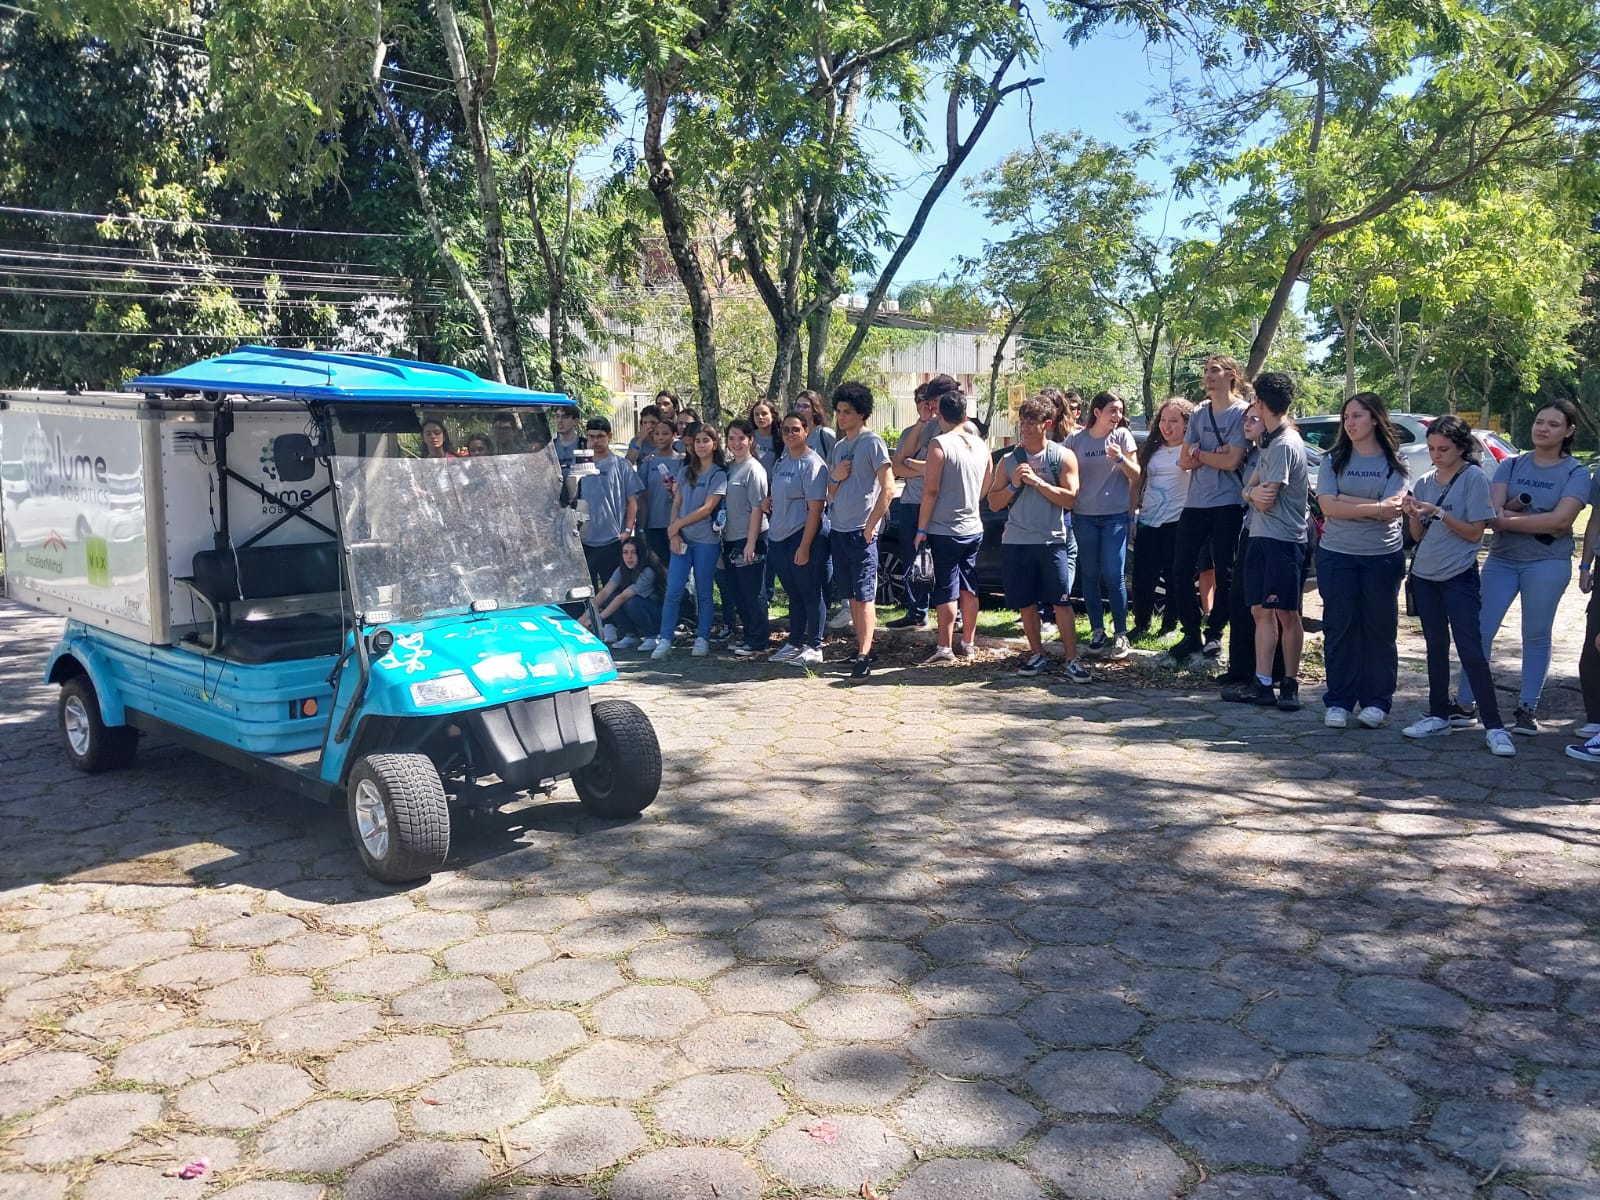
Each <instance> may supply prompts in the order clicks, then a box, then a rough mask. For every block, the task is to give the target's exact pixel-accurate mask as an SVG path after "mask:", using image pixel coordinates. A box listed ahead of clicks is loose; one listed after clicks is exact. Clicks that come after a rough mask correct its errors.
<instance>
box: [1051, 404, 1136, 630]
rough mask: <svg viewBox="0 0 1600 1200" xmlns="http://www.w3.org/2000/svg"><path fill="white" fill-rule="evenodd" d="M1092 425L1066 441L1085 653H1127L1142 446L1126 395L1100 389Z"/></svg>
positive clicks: (1090, 419) (1092, 410)
mask: <svg viewBox="0 0 1600 1200" xmlns="http://www.w3.org/2000/svg"><path fill="white" fill-rule="evenodd" d="M1089 411H1090V414H1091V415H1090V418H1089V424H1088V425H1086V426H1084V427H1083V428H1082V429H1080V430H1078V432H1077V433H1075V434H1073V435H1072V436H1071V437H1069V438H1068V439H1067V449H1069V450H1071V451H1072V452H1073V453H1074V454H1075V455H1077V456H1078V500H1077V504H1076V506H1075V507H1074V508H1073V510H1072V531H1073V533H1074V534H1075V535H1076V537H1077V539H1078V578H1079V579H1081V580H1082V581H1083V602H1084V607H1085V608H1086V609H1087V610H1088V614H1089V645H1088V646H1087V647H1086V648H1085V650H1086V652H1087V653H1088V654H1090V655H1095V656H1107V657H1110V658H1126V657H1128V652H1129V648H1128V583H1127V562H1128V509H1129V508H1130V507H1131V501H1132V495H1131V487H1132V485H1133V484H1134V483H1136V482H1138V479H1139V460H1138V453H1139V448H1138V446H1137V445H1135V444H1134V440H1133V434H1131V433H1129V432H1128V430H1127V423H1126V422H1125V421H1124V420H1123V411H1124V406H1123V403H1122V397H1121V396H1119V395H1117V394H1116V393H1115V392H1100V393H1098V394H1097V395H1096V396H1095V398H1094V399H1093V400H1092V401H1091V402H1090V404H1089ZM1105 596H1109V597H1110V599H1111V634H1110V635H1109V636H1108V635H1107V634H1106V631H1105V626H1104V615H1103V613H1104V597H1105Z"/></svg>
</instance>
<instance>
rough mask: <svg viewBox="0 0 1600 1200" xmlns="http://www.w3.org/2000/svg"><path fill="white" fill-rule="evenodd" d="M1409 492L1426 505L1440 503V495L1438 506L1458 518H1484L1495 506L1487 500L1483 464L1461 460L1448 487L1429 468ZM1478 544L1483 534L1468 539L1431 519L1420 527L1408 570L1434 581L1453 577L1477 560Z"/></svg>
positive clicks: (1491, 512) (1492, 512)
mask: <svg viewBox="0 0 1600 1200" xmlns="http://www.w3.org/2000/svg"><path fill="white" fill-rule="evenodd" d="M1411 494H1412V495H1413V496H1415V497H1416V498H1417V499H1418V500H1421V501H1423V502H1424V503H1426V504H1439V497H1440V496H1443V497H1444V503H1443V504H1442V505H1440V507H1441V508H1443V509H1444V511H1445V512H1447V513H1449V514H1450V515H1451V516H1452V517H1454V518H1455V519H1456V520H1458V521H1487V520H1488V519H1489V518H1490V517H1492V516H1494V505H1493V504H1491V503H1490V502H1489V477H1488V476H1487V475H1485V474H1484V473H1483V468H1482V467H1478V466H1474V465H1473V464H1472V463H1468V462H1464V463H1462V464H1461V469H1460V470H1458V471H1457V472H1456V473H1455V475H1454V476H1453V477H1452V478H1451V480H1450V483H1449V485H1448V486H1445V485H1441V484H1440V483H1439V473H1438V472H1437V471H1429V472H1428V473H1427V474H1426V475H1424V476H1423V477H1422V478H1421V479H1419V480H1417V486H1416V487H1414V488H1412V489H1411ZM1481 545H1483V535H1482V534H1479V535H1478V537H1477V538H1476V539H1475V540H1473V541H1470V542H1469V541H1468V540H1467V539H1466V538H1464V537H1462V536H1461V535H1460V534H1459V533H1457V532H1456V531H1455V530H1454V529H1451V528H1450V526H1448V525H1446V524H1445V523H1444V522H1443V521H1434V522H1433V523H1432V524H1429V525H1424V526H1423V527H1422V540H1421V541H1419V542H1418V543H1417V550H1416V554H1415V555H1414V556H1413V558H1412V559H1411V573H1412V574H1413V575H1415V576H1416V577H1417V578H1418V579H1431V580H1433V581H1434V582H1435V583H1440V582H1443V581H1444V580H1446V579H1454V578H1455V577H1456V576H1457V575H1459V574H1461V572H1463V571H1465V570H1466V569H1467V568H1468V567H1470V566H1472V564H1473V563H1475V562H1477V561H1478V547H1479V546H1481Z"/></svg>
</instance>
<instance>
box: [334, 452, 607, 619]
mask: <svg viewBox="0 0 1600 1200" xmlns="http://www.w3.org/2000/svg"><path fill="white" fill-rule="evenodd" d="M330 461H331V464H332V467H333V478H334V481H335V483H336V484H337V485H338V486H337V490H336V492H335V495H336V497H337V501H338V506H339V516H340V521H341V524H342V526H343V530H344V539H345V546H346V549H347V550H348V551H349V558H350V575H351V584H352V587H353V590H354V599H355V610H356V611H357V612H358V613H373V612H384V613H387V614H388V615H387V616H386V617H384V618H383V619H385V620H395V621H402V620H415V619H417V618H419V617H423V616H427V615H430V614H438V613H445V612H452V611H454V612H460V611H464V610H466V609H467V608H468V607H469V606H471V605H473V604H479V605H488V604H493V605H497V606H498V607H500V608H512V607H515V606H517V605H524V604H559V603H562V602H563V601H566V600H569V599H572V598H573V597H574V594H576V595H579V596H582V595H587V594H588V590H589V572H588V568H587V567H586V566H585V564H584V558H583V547H582V544H581V543H580V541H579V536H578V526H577V521H576V514H575V513H573V512H572V510H570V509H568V508H565V507H563V506H562V504H561V470H560V467H559V466H558V464H557V462H556V456H555V453H554V451H552V450H551V449H550V448H549V447H545V448H544V449H542V450H538V451H534V452H532V453H519V454H486V455H482V456H478V457H467V458H456V457H445V458H413V457H410V456H405V455H402V456H399V457H389V456H385V457H365V456H363V457H355V456H351V455H343V454H340V455H334V456H333V457H332V458H331V460H330ZM580 589H581V590H580Z"/></svg>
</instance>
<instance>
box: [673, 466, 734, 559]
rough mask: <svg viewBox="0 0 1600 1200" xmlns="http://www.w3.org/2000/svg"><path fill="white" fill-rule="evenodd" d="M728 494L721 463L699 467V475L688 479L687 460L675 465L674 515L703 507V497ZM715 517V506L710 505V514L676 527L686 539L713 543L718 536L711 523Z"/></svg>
mask: <svg viewBox="0 0 1600 1200" xmlns="http://www.w3.org/2000/svg"><path fill="white" fill-rule="evenodd" d="M727 494H728V473H727V472H726V471H725V470H723V469H722V468H721V467H718V466H715V465H713V466H712V468H711V469H710V470H709V471H701V472H700V477H699V478H698V479H696V480H693V481H691V480H690V479H689V464H688V463H687V462H684V463H683V464H682V465H681V466H679V468H678V495H679V496H681V497H682V499H681V500H679V501H678V516H679V517H687V516H688V515H689V514H690V513H692V512H694V511H696V510H697V509H700V508H703V507H705V504H706V501H708V500H710V499H711V497H713V496H726V495H727ZM716 519H717V510H716V509H712V510H711V515H710V516H708V517H702V518H701V519H700V520H698V521H696V522H694V523H693V524H691V525H685V526H684V527H683V528H682V529H680V530H679V531H678V533H679V535H680V536H681V537H682V538H683V540H684V541H686V542H698V543H699V544H700V545H702V546H706V545H714V544H715V543H716V542H717V541H719V540H720V537H719V535H718V533H717V531H716V530H715V529H714V528H713V527H712V526H713V523H714V522H715V521H716Z"/></svg>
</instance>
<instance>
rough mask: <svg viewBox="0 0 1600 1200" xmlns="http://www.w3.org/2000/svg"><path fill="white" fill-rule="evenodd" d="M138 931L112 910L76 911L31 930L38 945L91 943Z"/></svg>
mask: <svg viewBox="0 0 1600 1200" xmlns="http://www.w3.org/2000/svg"><path fill="white" fill-rule="evenodd" d="M138 932H139V924H138V922H136V921H132V920H129V919H128V918H127V917H119V916H117V915H116V914H114V913H108V912H96V913H79V914H78V915H76V916H71V917H63V918H62V919H61V920H59V921H50V922H48V923H46V924H44V925H40V926H39V927H38V928H37V929H35V930H34V931H33V939H34V941H35V942H37V943H38V944H39V945H41V946H95V945H99V944H100V943H102V942H109V941H112V940H114V939H116V938H124V937H129V936H131V935H133V934H135V933H138Z"/></svg>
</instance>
